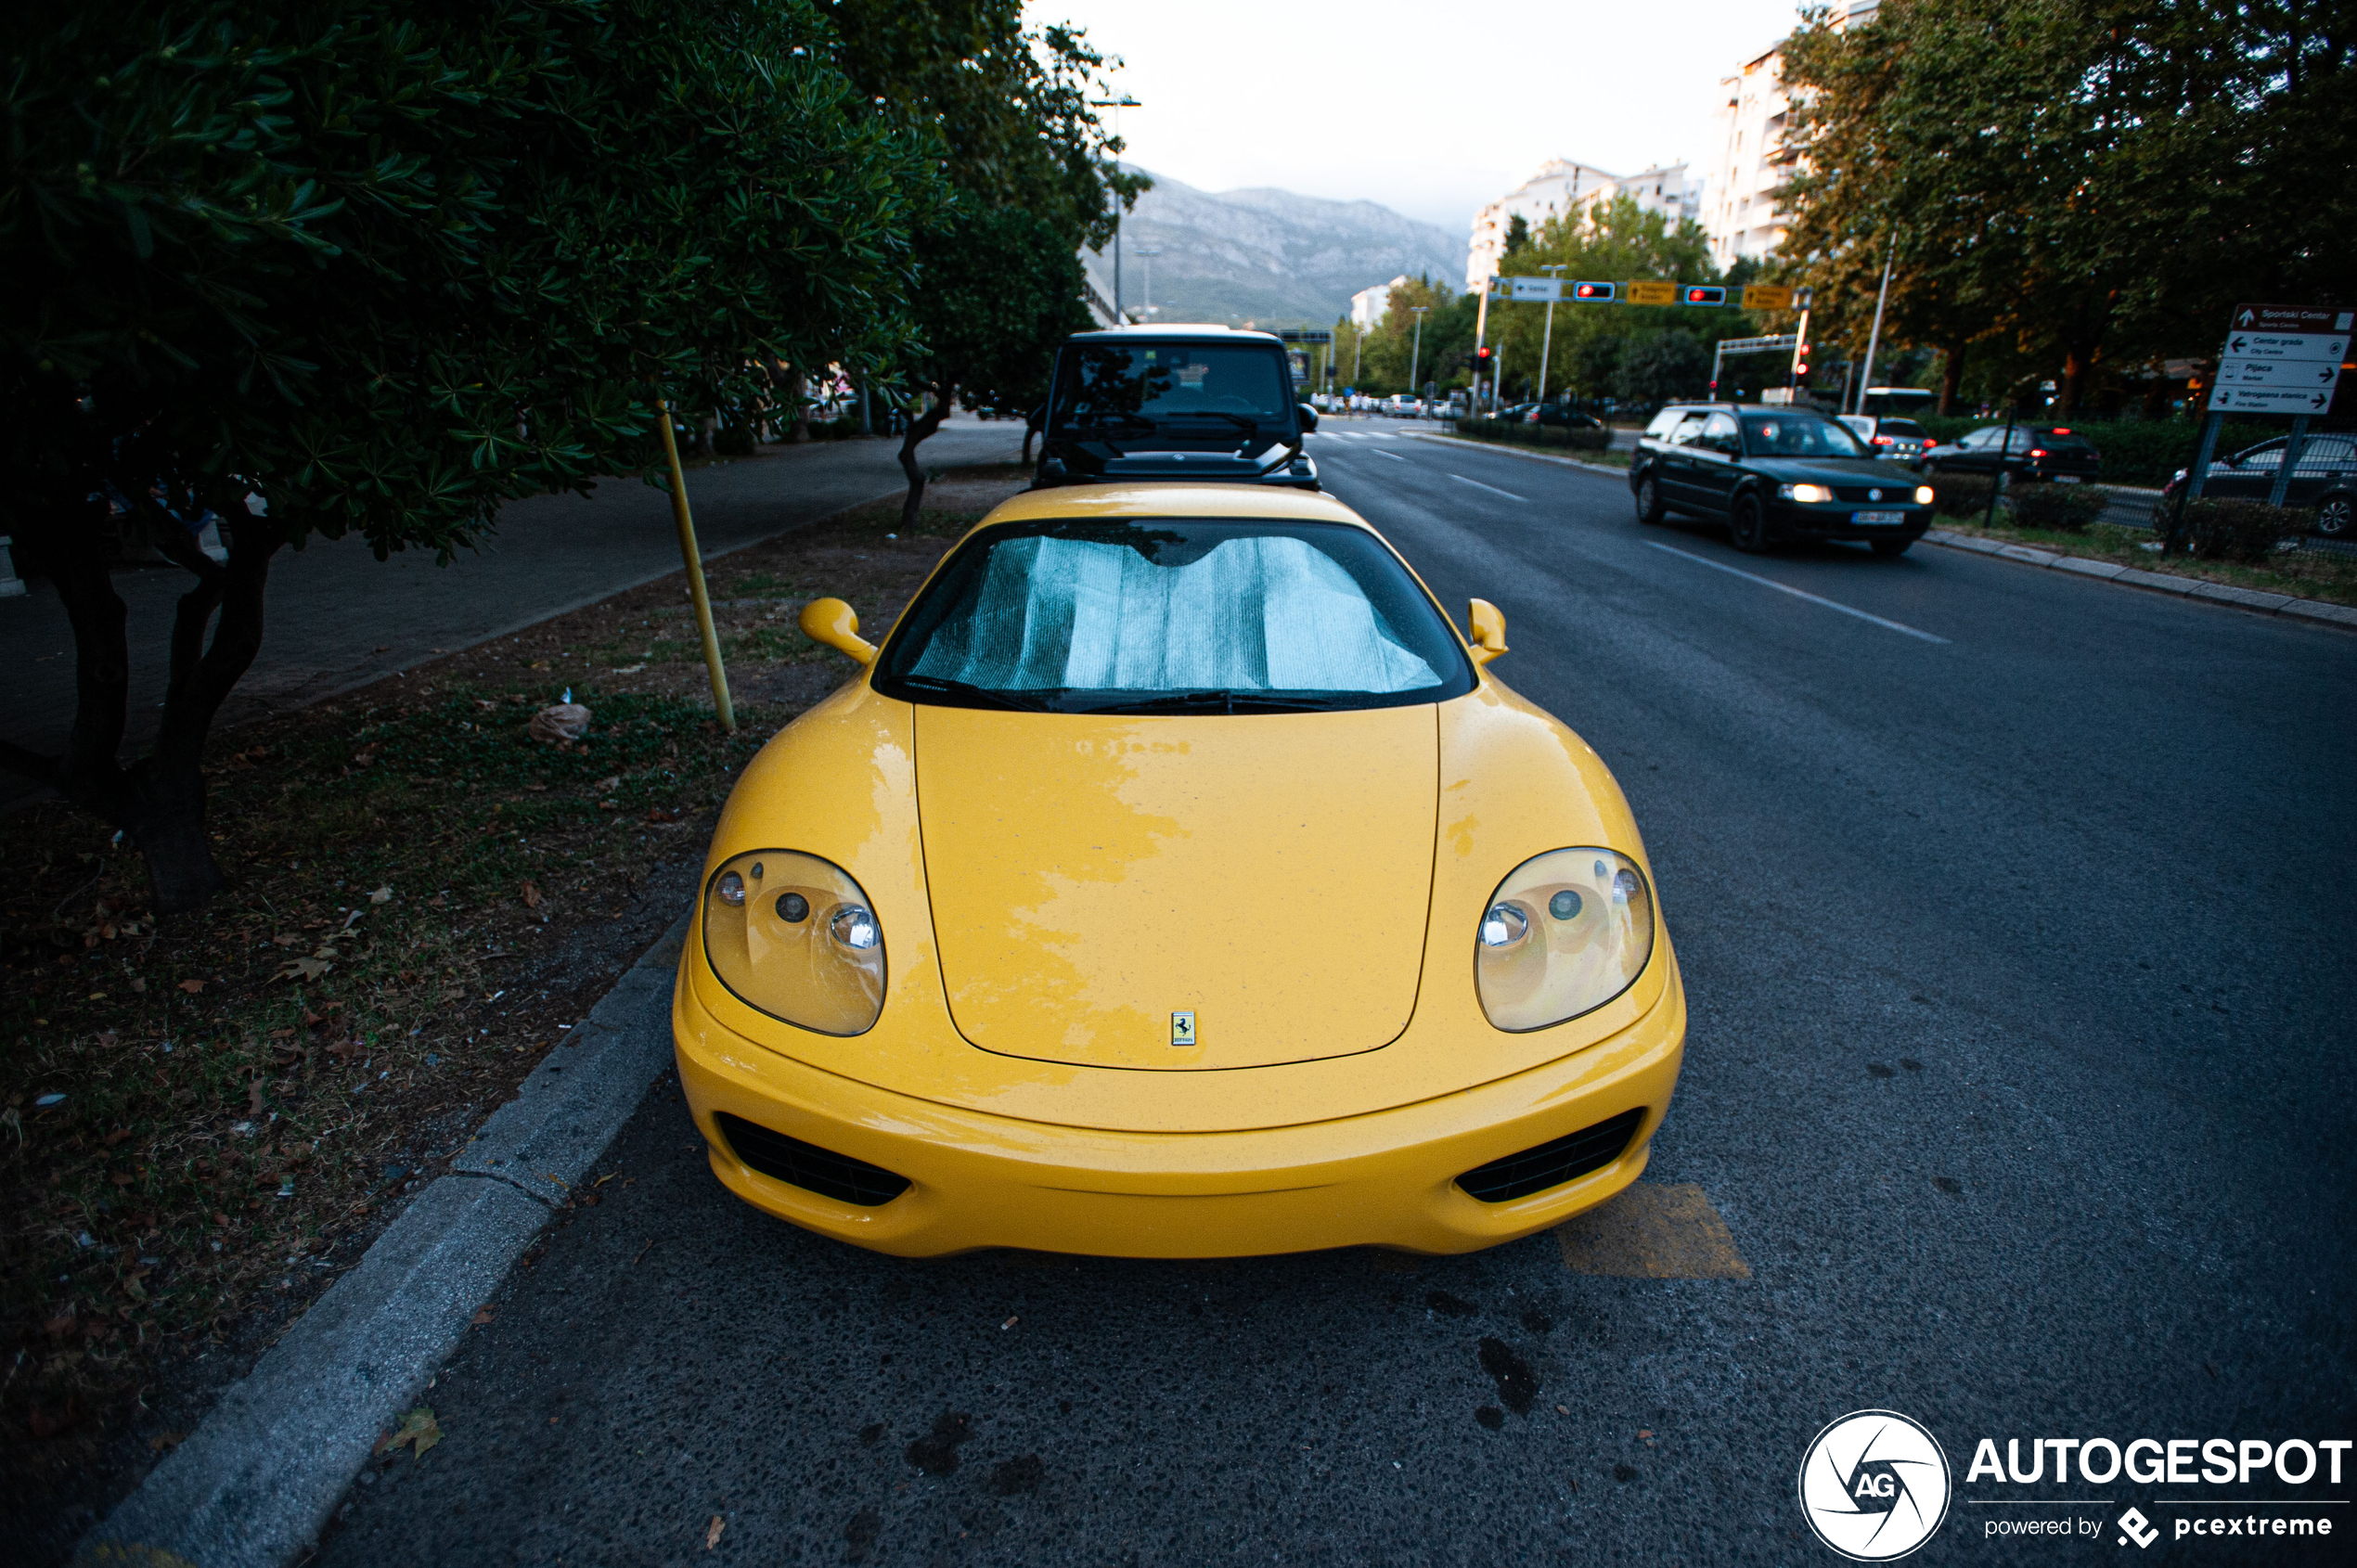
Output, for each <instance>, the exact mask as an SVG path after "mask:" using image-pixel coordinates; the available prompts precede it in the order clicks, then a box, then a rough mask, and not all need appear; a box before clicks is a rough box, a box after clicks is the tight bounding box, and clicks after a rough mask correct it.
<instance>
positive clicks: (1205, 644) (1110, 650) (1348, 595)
mask: <svg viewBox="0 0 2357 1568" xmlns="http://www.w3.org/2000/svg"><path fill="white" fill-rule="evenodd" d="M874 685H875V688H876V690H878V691H880V692H882V693H883V694H884V695H885V696H887V697H895V698H898V699H900V700H903V701H909V702H931V703H937V704H944V705H948V706H954V707H981V708H1020V709H1032V710H1037V711H1041V712H1049V713H1282V712H1292V711H1299V710H1309V709H1342V708H1391V707H1403V706H1406V705H1409V704H1411V703H1422V702H1437V701H1441V700H1445V699H1447V698H1450V697H1459V696H1462V695H1463V694H1464V693H1465V692H1467V691H1470V690H1472V689H1473V671H1472V667H1471V665H1470V664H1468V663H1467V662H1466V660H1465V657H1464V653H1463V651H1462V649H1460V648H1459V647H1458V645H1457V640H1456V638H1455V637H1454V636H1451V635H1450V633H1449V624H1448V623H1447V622H1446V621H1445V620H1444V619H1443V618H1442V617H1441V615H1440V612H1439V611H1438V610H1436V609H1434V607H1433V603H1432V600H1431V599H1430V598H1426V597H1425V595H1424V593H1423V590H1422V589H1421V588H1420V587H1418V586H1417V585H1416V581H1415V579H1414V578H1412V577H1410V575H1409V574H1408V572H1407V570H1406V569H1405V568H1404V567H1402V566H1401V565H1400V564H1399V561H1398V559H1397V557H1395V556H1393V555H1392V554H1391V552H1390V551H1389V550H1387V549H1385V547H1384V546H1383V545H1382V544H1381V543H1380V542H1379V541H1377V540H1376V539H1374V538H1373V537H1372V536H1371V535H1369V534H1368V533H1364V532H1362V531H1360V530H1359V529H1356V528H1351V527H1347V526H1346V525H1343V524H1339V523H1319V522H1279V521H1249V520H1244V521H1239V520H1232V519H1230V520H1220V521H1205V520H1203V519H1195V518H1155V519H1152V520H1145V521H1135V522H1099V521H1071V520H1056V521H1042V522H1036V523H1004V524H1001V525H999V526H998V527H995V528H988V529H985V530H983V531H982V532H980V533H976V534H975V535H974V536H973V537H972V538H971V539H969V540H967V541H966V543H965V544H964V545H963V546H960V549H959V550H958V553H957V554H956V555H954V556H952V557H951V558H950V559H949V561H948V562H947V565H945V566H944V567H943V568H942V570H941V572H940V574H939V575H938V576H936V577H935V578H934V581H933V583H932V584H931V585H929V586H928V587H927V588H926V590H925V592H924V595H923V597H922V598H920V599H919V600H918V601H917V602H916V603H915V604H914V605H912V606H911V607H910V608H909V610H908V616H907V618H906V619H905V620H904V621H903V622H902V623H901V627H900V629H899V630H898V631H896V632H895V633H894V635H893V637H892V639H891V641H890V642H889V643H888V644H886V646H885V648H884V649H883V652H882V654H881V655H880V656H879V657H878V659H877V661H876V675H875V681H874Z"/></svg>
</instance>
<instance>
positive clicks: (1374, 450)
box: [1367, 446, 1408, 463]
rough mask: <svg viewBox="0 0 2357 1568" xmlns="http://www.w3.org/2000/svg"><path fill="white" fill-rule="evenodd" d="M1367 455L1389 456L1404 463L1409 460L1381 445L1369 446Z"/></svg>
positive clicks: (1397, 461)
mask: <svg viewBox="0 0 2357 1568" xmlns="http://www.w3.org/2000/svg"><path fill="white" fill-rule="evenodd" d="M1367 456H1370V457H1388V458H1390V459H1391V460H1392V461H1393V462H1395V463H1404V462H1406V461H1407V460H1408V459H1407V458H1405V457H1402V456H1400V455H1399V454H1398V453H1397V452H1386V451H1385V450H1384V449H1383V448H1382V447H1380V446H1370V447H1369V448H1367Z"/></svg>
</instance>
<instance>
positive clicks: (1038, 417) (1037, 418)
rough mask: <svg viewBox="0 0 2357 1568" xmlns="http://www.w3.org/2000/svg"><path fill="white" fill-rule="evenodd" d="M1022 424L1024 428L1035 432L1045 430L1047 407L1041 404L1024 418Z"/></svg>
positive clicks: (1046, 425) (1046, 426)
mask: <svg viewBox="0 0 2357 1568" xmlns="http://www.w3.org/2000/svg"><path fill="white" fill-rule="evenodd" d="M1023 422H1024V425H1025V426H1027V427H1028V428H1030V429H1032V430H1035V431H1044V430H1046V429H1047V428H1048V405H1046V404H1044V403H1043V404H1041V405H1039V406H1038V407H1037V408H1035V409H1033V410H1032V411H1031V412H1030V413H1029V414H1026V415H1025V416H1024V421H1023Z"/></svg>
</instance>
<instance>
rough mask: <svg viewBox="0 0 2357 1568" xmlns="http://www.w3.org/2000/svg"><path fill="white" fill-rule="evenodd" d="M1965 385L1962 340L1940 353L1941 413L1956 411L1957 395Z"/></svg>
mask: <svg viewBox="0 0 2357 1568" xmlns="http://www.w3.org/2000/svg"><path fill="white" fill-rule="evenodd" d="M1963 386H1964V341H1963V340H1962V339H1959V340H1957V341H1955V342H1952V343H1951V344H1949V345H1948V346H1947V347H1945V348H1943V349H1941V350H1940V351H1939V411H1940V413H1942V414H1951V413H1953V412H1954V411H1955V407H1956V393H1957V392H1958V391H1959V390H1960V389H1961V388H1962V387H1963Z"/></svg>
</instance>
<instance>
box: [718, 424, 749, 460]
mask: <svg viewBox="0 0 2357 1568" xmlns="http://www.w3.org/2000/svg"><path fill="white" fill-rule="evenodd" d="M712 450H713V453H714V455H715V456H721V457H750V456H753V427H752V426H751V425H723V426H721V427H720V428H719V429H718V430H716V431H713V432H712Z"/></svg>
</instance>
